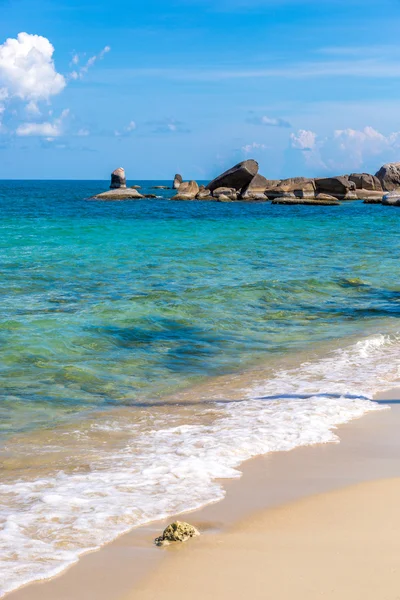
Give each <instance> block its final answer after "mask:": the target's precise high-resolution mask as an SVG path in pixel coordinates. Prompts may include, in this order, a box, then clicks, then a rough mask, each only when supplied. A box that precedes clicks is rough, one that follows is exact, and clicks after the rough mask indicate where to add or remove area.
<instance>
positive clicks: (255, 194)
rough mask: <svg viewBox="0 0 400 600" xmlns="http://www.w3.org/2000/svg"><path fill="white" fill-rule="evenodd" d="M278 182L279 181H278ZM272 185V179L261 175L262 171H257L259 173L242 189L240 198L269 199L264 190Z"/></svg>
mask: <svg viewBox="0 0 400 600" xmlns="http://www.w3.org/2000/svg"><path fill="white" fill-rule="evenodd" d="M276 183H279V182H278V181H276ZM270 186H271V181H269V180H268V179H267V178H266V177H263V175H260V173H257V175H255V176H254V177H253V179H252V180H251V181H250V183H248V184H247V185H245V186H244V187H243V188H242V189H241V191H240V198H241V199H242V200H254V199H260V200H267V196H266V195H265V194H264V192H265V190H266V189H267V187H270Z"/></svg>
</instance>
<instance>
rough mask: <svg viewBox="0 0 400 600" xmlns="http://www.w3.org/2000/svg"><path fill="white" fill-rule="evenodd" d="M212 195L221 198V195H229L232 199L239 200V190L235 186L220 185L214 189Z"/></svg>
mask: <svg viewBox="0 0 400 600" xmlns="http://www.w3.org/2000/svg"><path fill="white" fill-rule="evenodd" d="M212 195H213V196H214V198H219V197H220V196H227V197H228V198H229V199H230V200H237V191H236V190H235V188H228V187H219V188H217V189H216V190H214V191H213V193H212Z"/></svg>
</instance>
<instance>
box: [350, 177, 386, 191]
mask: <svg viewBox="0 0 400 600" xmlns="http://www.w3.org/2000/svg"><path fill="white" fill-rule="evenodd" d="M349 180H350V181H352V182H353V183H354V184H355V186H356V189H357V190H378V191H382V184H381V182H380V181H379V179H378V177H377V176H376V175H370V173H351V175H349Z"/></svg>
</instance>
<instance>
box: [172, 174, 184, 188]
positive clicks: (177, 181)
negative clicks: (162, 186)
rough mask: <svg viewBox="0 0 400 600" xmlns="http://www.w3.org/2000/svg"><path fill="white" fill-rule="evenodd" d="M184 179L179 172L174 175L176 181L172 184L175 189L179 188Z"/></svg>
mask: <svg viewBox="0 0 400 600" xmlns="http://www.w3.org/2000/svg"><path fill="white" fill-rule="evenodd" d="M182 181H183V179H182V175H179V173H177V174H176V175H175V177H174V183H173V184H172V187H173V188H174V190H179V186H180V185H181V183H182Z"/></svg>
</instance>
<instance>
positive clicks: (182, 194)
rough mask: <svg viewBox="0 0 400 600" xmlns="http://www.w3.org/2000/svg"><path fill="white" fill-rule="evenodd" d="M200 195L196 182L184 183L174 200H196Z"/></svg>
mask: <svg viewBox="0 0 400 600" xmlns="http://www.w3.org/2000/svg"><path fill="white" fill-rule="evenodd" d="M198 193H199V186H198V185H197V183H196V181H193V180H192V181H183V182H182V183H181V185H180V186H179V190H178V193H177V194H176V196H174V197H173V198H172V200H194V199H195V198H196V196H197V194H198Z"/></svg>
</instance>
